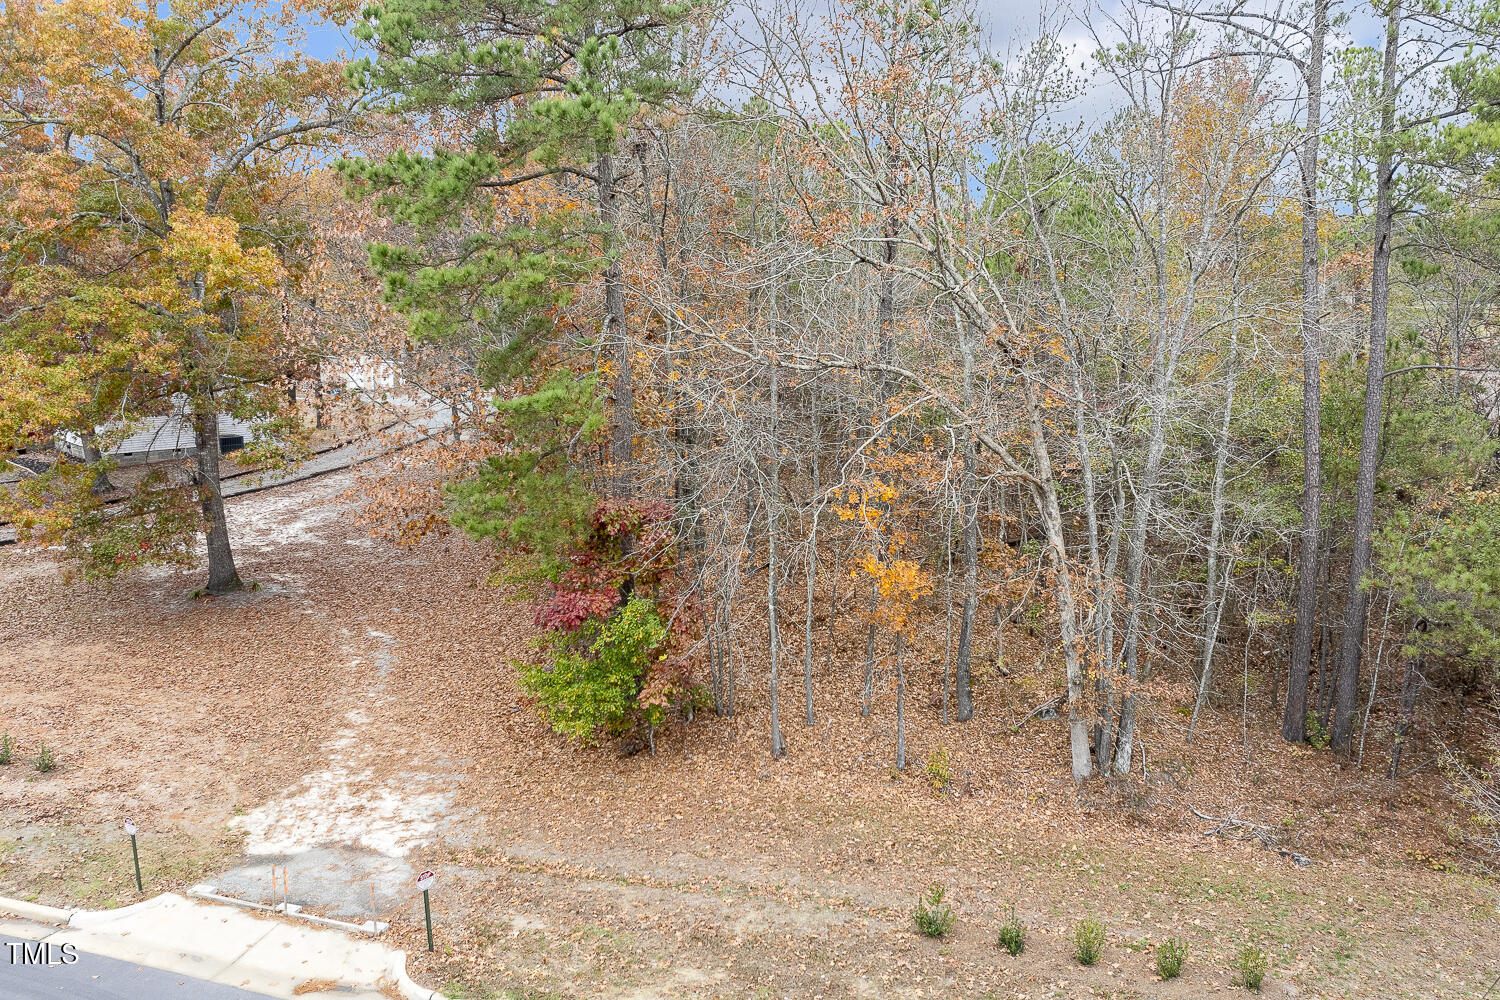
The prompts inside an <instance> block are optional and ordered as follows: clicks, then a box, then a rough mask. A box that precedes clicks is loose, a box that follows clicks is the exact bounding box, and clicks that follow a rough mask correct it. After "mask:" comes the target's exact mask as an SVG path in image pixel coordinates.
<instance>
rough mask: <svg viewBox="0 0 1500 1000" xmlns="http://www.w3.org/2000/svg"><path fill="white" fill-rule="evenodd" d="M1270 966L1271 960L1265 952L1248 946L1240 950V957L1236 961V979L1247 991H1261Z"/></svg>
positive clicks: (1251, 945)
mask: <svg viewBox="0 0 1500 1000" xmlns="http://www.w3.org/2000/svg"><path fill="white" fill-rule="evenodd" d="M1270 966H1271V960H1270V959H1269V958H1268V957H1267V956H1266V953H1265V951H1264V950H1262V949H1260V948H1257V947H1256V946H1255V945H1253V944H1247V945H1245V947H1243V948H1241V949H1240V953H1239V956H1238V957H1237V958H1235V960H1234V973H1235V979H1236V980H1237V981H1238V982H1239V984H1240V985H1241V986H1243V987H1244V988H1245V989H1247V990H1259V989H1260V984H1261V983H1263V982H1265V980H1266V971H1267V970H1268V969H1269V968H1270Z"/></svg>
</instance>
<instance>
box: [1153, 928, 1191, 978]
mask: <svg viewBox="0 0 1500 1000" xmlns="http://www.w3.org/2000/svg"><path fill="white" fill-rule="evenodd" d="M1187 957H1188V946H1187V942H1186V941H1184V940H1182V938H1175V937H1169V938H1167V939H1166V940H1165V941H1163V942H1162V943H1161V944H1160V945H1158V946H1157V948H1156V974H1157V975H1159V976H1161V977H1162V978H1163V979H1176V978H1177V977H1178V976H1180V975H1182V964H1183V963H1184V962H1186V961H1187Z"/></svg>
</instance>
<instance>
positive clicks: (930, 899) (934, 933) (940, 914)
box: [911, 885, 958, 938]
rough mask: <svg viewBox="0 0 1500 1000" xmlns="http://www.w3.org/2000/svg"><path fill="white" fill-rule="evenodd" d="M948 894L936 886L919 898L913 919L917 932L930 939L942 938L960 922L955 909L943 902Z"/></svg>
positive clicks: (913, 912)
mask: <svg viewBox="0 0 1500 1000" xmlns="http://www.w3.org/2000/svg"><path fill="white" fill-rule="evenodd" d="M947 892H948V890H946V889H944V888H943V887H942V886H940V885H934V886H933V887H932V888H930V889H928V890H927V891H926V892H924V893H923V894H922V895H920V896H918V897H917V908H916V909H914V910H912V912H911V917H912V920H914V921H916V924H917V930H919V931H921V932H922V933H923V934H926V935H927V936H928V937H935V938H937V937H942V936H943V935H944V934H947V933H948V932H949V931H951V930H952V929H953V925H954V924H955V923H957V922H958V917H957V916H956V915H955V914H954V912H953V907H951V906H949V905H948V904H947V903H945V902H943V897H944V896H945V895H947Z"/></svg>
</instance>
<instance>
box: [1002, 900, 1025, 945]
mask: <svg viewBox="0 0 1500 1000" xmlns="http://www.w3.org/2000/svg"><path fill="white" fill-rule="evenodd" d="M1000 947H1002V948H1004V949H1005V950H1006V951H1008V952H1010V953H1011V955H1013V956H1014V955H1019V954H1021V952H1023V951H1025V950H1026V925H1025V924H1023V923H1021V918H1020V917H1018V916H1016V908H1015V907H1014V906H1012V907H1011V908H1010V910H1009V911H1008V912H1007V913H1006V915H1005V921H1004V922H1003V923H1002V924H1001V925H1000Z"/></svg>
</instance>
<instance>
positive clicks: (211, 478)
mask: <svg viewBox="0 0 1500 1000" xmlns="http://www.w3.org/2000/svg"><path fill="white" fill-rule="evenodd" d="M193 432H194V444H195V445H196V448H197V456H196V461H197V466H196V471H195V474H194V476H193V485H195V486H196V487H197V488H198V497H199V500H200V502H201V504H202V507H203V538H204V541H205V542H206V543H207V549H208V586H207V587H205V588H204V590H206V591H207V592H208V593H210V594H215V595H218V594H228V593H232V592H234V591H236V590H242V589H244V586H245V584H244V582H243V581H242V580H240V573H239V570H237V569H236V568H235V565H234V551H233V550H232V549H231V548H230V547H229V521H228V518H227V517H226V516H225V512H224V488H223V484H222V483H221V482H220V480H219V414H218V410H217V408H216V407H214V405H213V402H212V398H211V397H210V396H209V394H208V393H207V391H205V392H204V398H202V399H200V400H199V401H198V404H197V407H196V410H195V412H194V413H193Z"/></svg>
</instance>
